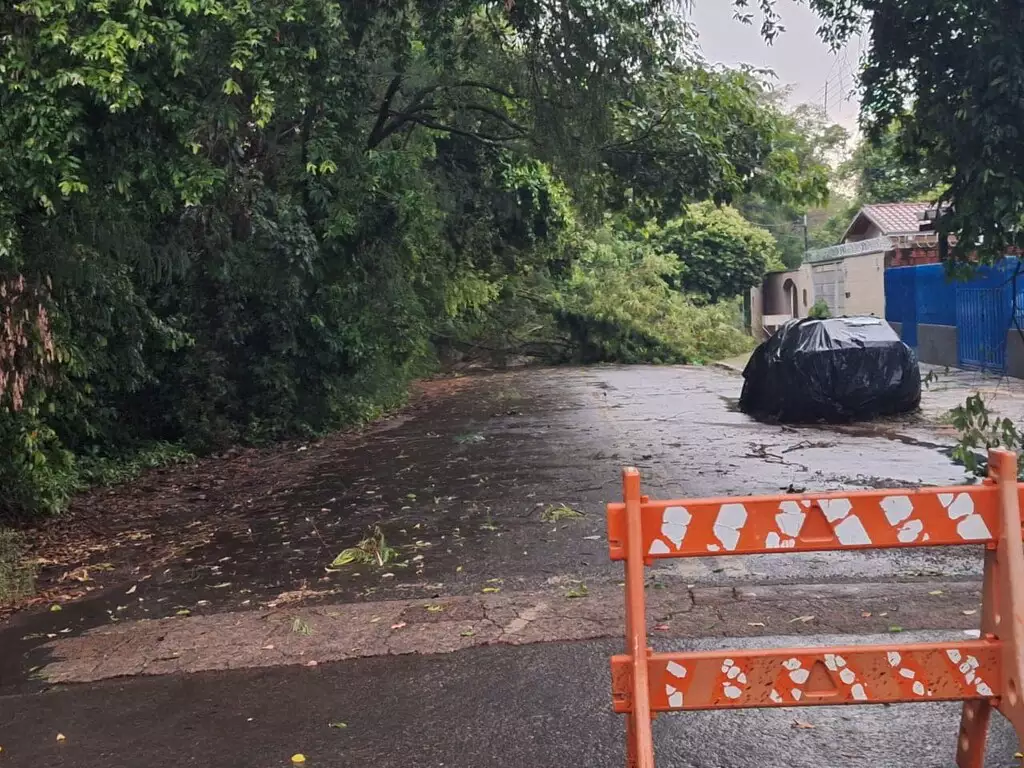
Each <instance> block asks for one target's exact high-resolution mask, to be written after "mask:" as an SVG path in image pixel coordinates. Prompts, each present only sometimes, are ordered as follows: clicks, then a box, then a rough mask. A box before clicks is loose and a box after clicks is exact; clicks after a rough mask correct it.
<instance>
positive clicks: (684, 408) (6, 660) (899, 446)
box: [0, 366, 980, 689]
mask: <svg viewBox="0 0 1024 768" xmlns="http://www.w3.org/2000/svg"><path fill="white" fill-rule="evenodd" d="M461 384H462V386H461V387H460V388H457V389H455V390H453V391H452V392H451V393H448V394H445V395H443V396H440V397H435V398H432V399H431V400H429V401H428V402H427V403H426V405H425V406H423V407H421V408H418V409H416V410H414V411H413V412H412V413H410V414H409V416H408V417H406V418H404V419H399V420H397V421H395V422H393V423H388V424H384V425H382V426H381V427H380V428H378V429H375V430H371V431H369V432H367V433H365V434H361V435H356V436H354V437H353V438H352V439H351V440H345V441H342V442H339V443H329V442H326V441H325V443H324V444H322V445H319V446H318V445H316V444H314V445H311V446H310V447H309V449H308V451H305V452H301V453H296V452H294V450H293V449H292V450H291V451H290V453H287V454H286V455H283V456H281V457H280V459H279V462H289V461H292V462H294V463H295V464H296V471H295V473H294V475H288V473H287V471H285V472H284V475H285V479H284V480H283V481H280V482H277V483H276V484H274V485H271V486H269V487H268V488H253V489H249V488H243V489H240V490H236V491H234V492H230V493H225V492H222V491H220V490H218V488H217V487H211V488H202V489H200V490H202V491H203V493H201V494H200V493H198V492H197V490H189V489H188V488H187V487H182V488H178V487H175V489H174V493H175V494H176V495H177V496H180V497H181V498H180V502H176V507H175V509H177V510H180V511H179V512H176V513H175V514H177V515H178V517H177V518H175V517H173V516H172V517H171V519H170V521H169V522H167V523H165V524H164V525H163V528H162V529H159V530H157V531H156V532H155V535H157V536H170V537H173V536H175V535H176V532H177V531H178V530H187V529H189V528H190V527H191V526H193V525H196V524H199V523H203V524H208V523H209V521H211V520H214V521H216V525H217V526H218V529H217V531H216V532H215V534H214V535H213V536H212V538H211V540H210V541H209V543H208V544H204V545H201V546H198V547H196V548H195V549H193V550H191V551H189V552H187V553H185V555H183V556H182V557H179V558H178V559H177V560H175V561H173V562H171V563H169V564H168V565H167V566H161V567H159V568H151V567H149V566H148V563H147V562H146V561H145V560H140V561H138V562H137V564H136V565H135V568H134V573H133V574H132V575H131V576H129V577H127V578H126V577H124V576H122V577H121V579H123V580H121V581H115V582H114V583H113V584H112V585H111V586H109V587H107V588H106V589H104V590H101V591H97V592H94V593H93V594H92V595H91V596H90V597H88V598H86V599H85V600H82V601H79V602H77V603H73V604H70V605H65V606H64V610H63V611H61V612H60V613H57V614H53V613H48V612H46V611H42V612H37V613H34V614H31V613H26V614H23V615H20V616H16V617H14V619H13V621H11V622H9V623H8V625H7V626H6V627H5V628H3V629H0V689H3V688H4V687H5V686H8V685H10V684H11V683H12V682H17V681H18V680H20V679H22V678H23V677H24V676H25V674H26V672H27V671H28V670H30V669H31V668H32V667H34V666H36V665H37V664H39V663H40V662H41V661H42V659H40V658H39V656H38V654H34V653H32V649H33V648H34V647H36V646H38V645H39V644H40V643H42V642H45V641H46V640H47V639H48V637H47V636H48V635H49V636H54V637H60V636H62V635H65V634H68V633H71V634H76V633H79V632H81V631H84V630H86V629H88V628H90V627H94V626H99V625H103V624H107V623H109V622H110V621H111V620H119V621H126V620H132V619H145V618H154V617H164V616H175V615H180V614H181V613H187V612H191V614H192V615H199V614H206V613H215V612H219V611H224V610H251V609H252V608H253V607H256V606H259V605H261V604H265V603H266V602H268V601H271V600H273V599H275V598H277V597H278V596H280V595H281V594H282V593H287V592H289V591H294V590H298V589H303V588H305V589H308V590H310V591H311V592H313V593H316V594H319V595H321V597H320V599H321V600H325V601H328V602H330V601H334V602H338V601H354V600H382V599H392V598H421V597H425V598H432V597H434V596H438V595H445V594H472V593H478V592H479V591H480V589H481V588H483V587H485V586H487V585H488V584H489V583H491V580H493V579H499V578H500V579H502V580H503V584H504V587H503V588H504V589H505V590H506V591H509V590H516V589H520V590H522V589H542V588H544V587H545V586H547V585H550V584H553V583H564V582H566V581H581V582H585V583H587V584H589V585H591V586H594V585H597V584H606V585H613V584H617V583H618V581H619V580H620V578H621V566H619V565H618V564H613V563H611V562H609V560H608V555H607V547H606V542H605V530H604V505H605V503H607V502H608V501H612V500H616V499H617V498H619V496H620V486H619V483H620V481H619V473H620V470H621V468H622V467H623V466H625V465H635V466H637V467H639V468H640V470H641V473H642V477H643V484H644V489H645V491H646V492H648V493H649V494H650V495H652V496H655V497H677V498H678V497H687V496H688V497H695V496H720V495H730V494H733V495H751V494H762V493H778V492H780V491H786V490H790V489H792V490H805V489H806V490H835V489H853V488H865V487H894V486H897V487H898V486H906V485H919V484H952V483H957V482H961V481H962V480H963V479H964V474H963V471H962V470H961V468H959V467H957V466H955V465H954V464H953V463H952V462H951V461H950V460H949V458H948V457H947V456H946V454H945V453H944V452H943V450H944V449H945V447H946V446H947V445H948V440H949V438H948V436H947V437H943V436H942V435H941V433H940V431H939V430H937V429H936V428H935V426H934V425H933V424H929V423H925V422H923V420H921V419H919V418H916V417H908V418H907V419H906V420H904V421H896V422H888V423H884V424H881V425H878V424H876V425H853V426H849V427H843V428H828V427H813V426H812V427H801V428H792V427H787V426H779V425H766V424H761V423H758V422H756V421H754V420H752V419H751V418H749V417H748V416H746V415H745V414H742V413H740V412H738V410H737V408H736V401H737V399H738V396H739V392H740V389H741V386H742V377H740V376H739V375H738V374H736V373H734V372H729V371H725V370H722V369H719V368H713V367H709V368H686V367H645V366H636V367H618V366H607V367H603V366H602V367H592V368H585V369H573V368H561V369H548V370H537V369H531V370H521V371H515V372H509V373H502V374H491V375H484V376H474V377H469V378H467V379H466V380H463V381H462V382H461ZM950 386H952V387H953V388H952V389H950V388H949V387H947V388H945V389H943V390H942V393H941V396H940V395H936V394H935V393H933V392H932V391H930V390H926V391H925V403H924V405H925V408H926V409H930V410H931V411H932V412H934V411H935V410H936V407H935V406H936V405H937V404H941V405H943V406H945V405H946V403H948V402H955V401H956V400H957V399H958V397H959V395H958V394H957V392H958V391H959V390H958V389H957V387H959V386H960V384H959V383H958V382H957V381H956V380H953V381H952V384H951V385H950ZM967 391H968V390H967V389H964V392H963V394H964V396H966V394H967ZM933 400H934V401H935V402H932V401H933ZM946 407H948V406H946ZM303 462H304V463H303ZM224 466H225V467H226V470H225V471H226V472H228V473H229V474H230V471H231V469H230V467H231V464H230V462H228V463H226V464H225V465H224ZM285 469H286V470H287V464H285ZM145 482H147V481H145V479H144V480H143V481H142V482H140V484H142V483H145ZM146 500H147V496H146V495H145V494H143V495H142V496H141V497H139V499H138V503H140V504H145V503H146ZM561 503H565V504H568V505H570V506H572V507H573V508H576V509H579V510H581V511H583V512H585V513H586V516H585V517H584V518H582V519H578V520H568V521H562V522H560V523H556V524H552V523H545V522H544V521H543V519H542V516H543V512H544V510H545V508H546V507H547V506H548V505H551V504H561ZM376 525H379V526H380V528H381V529H382V530H383V531H384V533H385V535H386V537H387V541H388V544H389V545H390V546H394V547H396V548H398V549H399V551H400V560H401V561H402V562H404V563H405V565H399V567H386V568H373V567H359V568H346V569H342V570H338V571H333V572H329V571H327V570H325V567H326V566H327V565H329V564H330V562H331V560H332V559H333V558H334V556H335V555H336V554H337V553H338V552H340V551H341V550H342V549H344V548H346V547H351V546H353V545H354V544H355V543H356V542H358V541H359V539H360V538H361V537H363V536H365V535H366V533H367V531H369V530H372V528H373V526H376ZM144 535H146V534H145V533H144ZM110 557H111V555H110V553H103V554H100V555H97V559H98V560H103V559H109V558H110ZM67 569H68V568H67V566H57V567H56V568H55V570H54V573H55V574H60V573H62V572H63V571H64V570H67ZM657 570H658V572H659V576H660V577H662V578H664V579H668V580H670V581H671V580H672V579H675V580H676V581H677V583H678V584H679V585H680V586H682V585H689V584H696V585H699V586H709V585H736V584H750V583H808V584H815V583H822V582H835V581H846V582H862V581H872V580H884V581H893V580H896V581H899V580H922V579H924V580H931V579H935V580H951V579H952V580H956V579H976V578H978V577H979V576H980V553H979V552H977V551H976V550H975V548H971V547H946V548H943V549H939V550H935V549H920V550H913V551H909V550H892V551H870V552H866V553H851V554H844V553H820V554H802V555H772V556H755V557H745V558H738V557H732V558H703V559H700V560H675V561H661V563H659V565H658V566H657ZM93 575H94V576H95V577H96V578H100V579H102V578H104V575H103V572H101V571H95V570H94V571H93ZM129 592H131V594H130V596H128V593H129ZM316 594H314V595H312V597H313V598H314V599H315V598H316Z"/></svg>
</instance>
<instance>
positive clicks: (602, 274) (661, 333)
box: [556, 230, 749, 363]
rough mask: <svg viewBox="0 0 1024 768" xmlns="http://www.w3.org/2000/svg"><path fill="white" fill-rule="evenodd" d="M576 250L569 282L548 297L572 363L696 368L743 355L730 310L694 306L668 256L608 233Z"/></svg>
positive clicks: (743, 340)
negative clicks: (553, 300) (695, 365)
mask: <svg viewBox="0 0 1024 768" xmlns="http://www.w3.org/2000/svg"><path fill="white" fill-rule="evenodd" d="M578 247H579V249H580V251H579V256H578V261H577V263H576V265H575V266H574V268H573V272H572V275H571V276H570V278H569V279H568V280H567V281H566V283H565V285H564V287H562V289H561V290H560V291H559V293H558V294H557V296H556V299H557V305H556V306H557V308H556V312H557V316H558V318H559V326H560V327H561V328H562V329H564V330H565V331H567V332H568V335H569V339H570V342H571V350H572V353H573V357H574V358H575V359H577V360H579V361H582V362H602V361H615V362H627V363H640V362H655V363H693V362H696V363H700V362H705V361H708V360H715V359H719V358H722V357H728V356H730V355H733V354H738V353H739V352H742V351H744V349H746V348H747V346H748V343H749V340H748V339H747V337H746V336H744V334H743V333H742V332H741V331H740V324H741V323H740V319H739V307H738V305H736V304H726V303H719V304H713V305H710V306H702V305H699V304H697V303H695V302H694V301H693V300H692V299H691V298H689V297H688V296H686V295H684V294H682V293H680V291H679V290H678V289H677V288H675V287H674V283H675V282H676V281H677V280H678V279H679V278H680V276H681V272H682V269H683V267H682V264H681V263H680V261H679V259H678V258H676V257H675V256H674V255H673V254H671V253H663V252H661V251H660V250H658V249H656V248H654V247H652V246H651V245H650V244H649V242H646V241H644V240H635V239H630V238H627V237H625V236H623V235H621V234H620V233H617V232H615V231H613V230H604V231H601V232H597V233H595V234H594V235H593V236H591V237H587V238H585V239H583V240H582V241H581V242H579V243H578Z"/></svg>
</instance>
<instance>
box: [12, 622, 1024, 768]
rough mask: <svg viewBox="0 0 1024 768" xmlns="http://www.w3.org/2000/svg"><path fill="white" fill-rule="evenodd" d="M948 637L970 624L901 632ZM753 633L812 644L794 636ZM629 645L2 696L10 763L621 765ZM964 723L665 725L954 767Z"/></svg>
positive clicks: (691, 745) (834, 758) (685, 734)
mask: <svg viewBox="0 0 1024 768" xmlns="http://www.w3.org/2000/svg"><path fill="white" fill-rule="evenodd" d="M950 638H952V639H956V638H961V639H962V638H963V633H962V632H955V633H952V634H951V635H950V634H949V633H945V634H942V633H904V634H903V635H902V636H901V637H900V639H901V640H905V641H908V642H922V641H928V640H942V639H950ZM891 639H892V638H891V636H883V637H863V636H862V637H856V638H850V637H834V636H825V637H819V638H814V640H813V642H814V644H819V643H837V644H842V643H850V642H865V641H872V642H881V641H891ZM754 642H756V644H757V645H758V646H768V645H802V644H803V645H805V644H808V642H807V640H806V639H801V638H789V637H766V638H760V639H758V640H756V641H754ZM750 643H751V641H750V640H746V641H744V640H736V639H725V640H714V641H688V642H687V643H686V645H685V647H686V648H689V649H694V650H700V649H709V648H722V647H744V646H745V645H746V646H749V644H750ZM677 645H678V644H677ZM621 646H622V642H621V641H598V642H586V643H566V644H553V645H552V644H549V645H530V646H520V647H509V646H496V647H490V648H475V649H471V650H466V651H460V652H458V653H452V654H447V655H443V656H402V657H382V658H374V659H362V660H357V661H348V662H341V663H338V664H333V665H323V666H320V667H316V668H304V667H279V668H274V669H262V670H248V671H239V672H210V673H201V674H196V675H184V676H182V675H175V676H164V677H155V678H133V679H128V680H124V681H110V682H107V683H99V684H93V685H90V686H73V687H70V688H67V689H64V690H54V691H51V692H48V693H45V694H41V695H25V696H11V697H0V712H2V713H3V714H2V716H0V718H2V719H0V744H2V746H3V753H2V754H0V759H3V761H4V762H5V764H7V765H11V766H46V767H47V768H65V767H66V768H72V767H73V768H109V767H110V766H112V765H116V766H128V765H132V766H135V765H138V766H146V768H184V767H185V766H204V767H209V766H217V768H234V767H235V766H238V768H243V767H244V768H277V767H280V768H285V767H286V766H289V765H291V762H290V760H291V756H292V755H293V754H296V753H301V754H303V755H305V756H306V758H307V759H306V763H305V766H307V767H308V768H343V767H344V768H349V767H353V766H373V767H374V768H438V767H440V766H444V767H445V768H492V767H493V768H498V767H499V766H500V767H501V768H570V767H572V768H576V767H577V766H580V767H582V766H588V767H589V768H612V767H613V766H614V767H615V768H619V767H620V766H622V765H623V762H624V759H623V734H624V724H623V722H622V719H621V718H620V717H618V716H616V715H614V714H612V712H611V702H610V694H609V686H610V681H609V669H608V656H609V655H611V654H612V653H615V652H618V651H619V650H620V649H621ZM659 649H662V648H659ZM958 718H959V706H958V705H956V704H921V705H909V706H899V707H883V706H876V707H823V708H811V709H808V708H804V709H800V710H795V709H780V710H760V711H759V710H748V711H745V712H736V713H727V712H706V713H685V714H677V715H671V716H665V717H662V718H659V720H658V721H657V722H656V723H655V744H656V751H657V759H658V768H697V767H698V766H700V768H747V767H748V766H758V767H759V768H763V767H770V766H789V767H790V768H822V766H843V768H880V767H887V766H913V768H938V767H939V766H952V765H953V755H954V750H955V743H956V734H957V727H958V722H959V720H958ZM798 721H799V722H798ZM58 732H59V733H61V734H63V735H64V737H65V738H64V740H62V741H58V740H57V733H58ZM1016 749H1017V745H1016V739H1015V738H1014V737H1013V734H1012V731H1011V730H1010V729H1009V728H1008V727H1007V724H1006V723H1005V722H1004V721H1003V720H1002V718H1000V717H998V716H996V717H995V718H994V719H993V729H992V737H991V740H990V755H989V761H988V762H987V765H989V766H993V767H996V766H998V767H999V768H1003V767H1004V766H1009V765H1012V764H1014V758H1013V755H1014V753H1015V751H1016Z"/></svg>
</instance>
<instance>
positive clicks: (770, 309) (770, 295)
mask: <svg viewBox="0 0 1024 768" xmlns="http://www.w3.org/2000/svg"><path fill="white" fill-rule="evenodd" d="M793 292H795V293H796V300H797V313H796V317H807V312H808V311H809V310H810V308H811V307H812V306H814V283H813V281H812V278H811V269H810V267H809V266H808V265H806V264H805V265H804V266H802V267H800V268H799V269H792V270H789V271H787V272H769V273H768V274H767V275H765V277H764V282H763V283H761V285H760V287H757V288H751V289H750V326H751V327H750V332H751V334H752V335H753V336H754V338H755V339H757V340H759V341H763V340H764V338H765V336H766V334H765V333H764V319H765V317H766V316H769V315H787V316H789V317H793V316H794V315H793V303H792V295H793Z"/></svg>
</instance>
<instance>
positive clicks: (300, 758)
mask: <svg viewBox="0 0 1024 768" xmlns="http://www.w3.org/2000/svg"><path fill="white" fill-rule="evenodd" d="M292 762H293V763H295V764H296V765H302V764H303V763H304V762H306V756H305V755H304V754H302V753H301V752H300V753H298V754H295V755H292Z"/></svg>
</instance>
